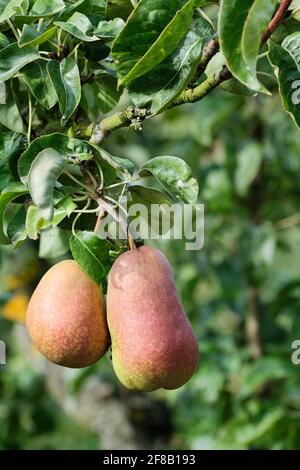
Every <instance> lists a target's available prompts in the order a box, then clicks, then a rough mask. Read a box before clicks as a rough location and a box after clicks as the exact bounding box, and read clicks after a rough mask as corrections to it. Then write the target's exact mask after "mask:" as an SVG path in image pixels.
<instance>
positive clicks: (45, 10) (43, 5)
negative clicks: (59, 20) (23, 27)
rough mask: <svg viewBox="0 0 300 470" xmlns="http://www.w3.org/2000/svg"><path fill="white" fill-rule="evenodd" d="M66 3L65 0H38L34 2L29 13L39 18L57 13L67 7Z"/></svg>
mask: <svg viewBox="0 0 300 470" xmlns="http://www.w3.org/2000/svg"><path fill="white" fill-rule="evenodd" d="M65 6H66V4H65V2H64V1H63V0H36V2H35V3H34V4H33V6H32V8H31V10H30V13H29V15H30V16H36V17H38V18H45V17H47V16H53V15H56V13H59V12H60V11H62V10H63V9H64V8H65Z"/></svg>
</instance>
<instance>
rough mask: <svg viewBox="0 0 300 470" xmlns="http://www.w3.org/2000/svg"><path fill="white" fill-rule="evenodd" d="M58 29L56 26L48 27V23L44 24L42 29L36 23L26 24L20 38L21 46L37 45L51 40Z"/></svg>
mask: <svg viewBox="0 0 300 470" xmlns="http://www.w3.org/2000/svg"><path fill="white" fill-rule="evenodd" d="M55 31H56V26H52V27H50V28H48V25H47V24H43V25H42V26H41V27H40V29H39V27H38V25H36V24H24V26H23V29H22V34H21V36H20V38H19V41H18V43H19V46H20V47H24V46H31V47H35V46H38V45H39V44H42V43H43V42H46V41H49V39H51V37H52V36H53V34H54V33H55Z"/></svg>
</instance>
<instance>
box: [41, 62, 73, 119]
mask: <svg viewBox="0 0 300 470" xmlns="http://www.w3.org/2000/svg"><path fill="white" fill-rule="evenodd" d="M48 72H49V75H50V78H51V80H52V83H53V85H54V88H55V91H56V94H57V97H58V102H59V109H60V111H61V113H62V116H63V117H62V121H63V123H64V124H65V123H66V122H67V121H68V119H69V118H70V117H71V116H72V114H73V113H74V111H75V110H76V108H77V106H78V105H79V103H80V99H81V83H80V74H79V69H78V65H77V63H76V61H75V59H74V58H73V57H69V58H66V59H64V60H63V61H62V62H59V61H58V60H51V61H50V62H49V63H48Z"/></svg>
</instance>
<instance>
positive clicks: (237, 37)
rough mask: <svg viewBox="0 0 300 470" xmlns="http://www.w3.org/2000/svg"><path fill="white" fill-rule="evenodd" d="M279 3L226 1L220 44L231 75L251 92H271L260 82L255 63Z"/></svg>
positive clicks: (220, 28)
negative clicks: (263, 34)
mask: <svg viewBox="0 0 300 470" xmlns="http://www.w3.org/2000/svg"><path fill="white" fill-rule="evenodd" d="M276 3H277V1H276V0H265V1H264V2H262V1H261V0H223V1H222V3H221V9H220V21H219V30H220V41H221V49H222V52H223V54H224V56H225V59H226V62H227V65H228V67H229V69H230V71H231V73H232V74H233V75H234V76H235V77H236V78H237V79H238V80H240V81H241V82H242V83H243V84H244V85H246V86H247V87H249V88H251V89H252V90H255V91H258V92H263V93H269V92H268V91H267V90H266V89H265V87H264V86H263V85H262V84H261V83H260V82H259V81H258V80H257V77H256V62H257V56H258V53H259V49H260V43H261V37H262V33H263V31H264V30H265V29H266V27H267V26H268V23H269V21H270V20H271V18H272V14H273V12H274V8H275V5H276Z"/></svg>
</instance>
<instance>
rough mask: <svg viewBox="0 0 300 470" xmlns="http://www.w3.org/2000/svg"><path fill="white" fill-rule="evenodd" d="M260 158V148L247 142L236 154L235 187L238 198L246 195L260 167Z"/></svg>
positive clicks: (261, 156)
mask: <svg viewBox="0 0 300 470" xmlns="http://www.w3.org/2000/svg"><path fill="white" fill-rule="evenodd" d="M262 158H263V151H262V148H261V146H260V145H258V144H257V143H255V142H249V143H248V144H247V145H245V146H244V148H243V149H242V150H241V151H240V152H239V153H238V154H237V168H236V173H235V187H236V190H237V192H238V194H239V195H240V196H245V195H246V194H247V191H248V188H249V186H250V185H251V183H252V182H253V180H254V179H255V177H256V175H257V172H258V170H259V168H260V166H261V162H262Z"/></svg>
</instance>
